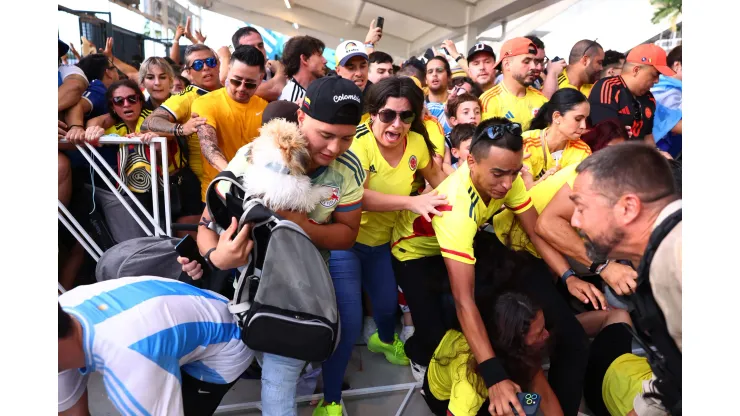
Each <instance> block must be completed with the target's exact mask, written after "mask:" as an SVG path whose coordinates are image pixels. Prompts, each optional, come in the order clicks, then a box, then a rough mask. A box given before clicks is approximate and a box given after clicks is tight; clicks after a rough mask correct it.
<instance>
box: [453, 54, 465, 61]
mask: <svg viewBox="0 0 740 416" xmlns="http://www.w3.org/2000/svg"><path fill="white" fill-rule="evenodd" d="M461 59H465V55H463V54H460V55H458V56H457V58H455V62H460V60H461Z"/></svg>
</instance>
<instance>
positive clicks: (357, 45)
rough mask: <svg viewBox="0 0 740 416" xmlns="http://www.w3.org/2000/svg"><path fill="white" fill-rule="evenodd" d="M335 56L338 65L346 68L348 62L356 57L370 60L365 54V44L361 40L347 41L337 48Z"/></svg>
mask: <svg viewBox="0 0 740 416" xmlns="http://www.w3.org/2000/svg"><path fill="white" fill-rule="evenodd" d="M334 56H336V58H337V65H338V66H344V65H346V64H347V61H349V60H350V59H352V58H353V57H355V56H362V57H363V58H365V59H366V60H370V58H369V57H368V56H367V52H365V44H364V43H362V42H360V41H359V40H345V41H344V42H342V43H340V44H339V46H337V49H336V51H335V52H334Z"/></svg>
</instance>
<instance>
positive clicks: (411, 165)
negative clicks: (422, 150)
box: [409, 155, 418, 172]
mask: <svg viewBox="0 0 740 416" xmlns="http://www.w3.org/2000/svg"><path fill="white" fill-rule="evenodd" d="M417 164H418V160H417V159H416V155H411V157H410V158H409V169H411V171H412V172H413V171H415V170H416V165H417Z"/></svg>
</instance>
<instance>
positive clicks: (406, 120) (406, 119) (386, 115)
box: [378, 109, 416, 124]
mask: <svg viewBox="0 0 740 416" xmlns="http://www.w3.org/2000/svg"><path fill="white" fill-rule="evenodd" d="M396 117H400V118H401V122H402V123H403V124H411V123H413V122H414V119H415V118H416V113H414V112H413V111H411V110H406V111H400V112H399V111H394V110H389V109H385V110H381V111H379V112H378V118H379V119H380V121H382V122H383V123H393V121H395V120H396Z"/></svg>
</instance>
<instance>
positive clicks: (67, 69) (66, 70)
mask: <svg viewBox="0 0 740 416" xmlns="http://www.w3.org/2000/svg"><path fill="white" fill-rule="evenodd" d="M59 73H60V74H62V81H64V79H65V78H67V77H68V76H70V75H73V74H74V75H79V76H81V77H82V78H84V79H85V81H88V79H87V77H86V76H85V73H84V72H83V71H82V69H80V67H78V66H77V65H60V66H59ZM89 83H90V82H89V81H88V85H89Z"/></svg>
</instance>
